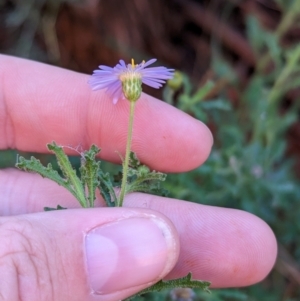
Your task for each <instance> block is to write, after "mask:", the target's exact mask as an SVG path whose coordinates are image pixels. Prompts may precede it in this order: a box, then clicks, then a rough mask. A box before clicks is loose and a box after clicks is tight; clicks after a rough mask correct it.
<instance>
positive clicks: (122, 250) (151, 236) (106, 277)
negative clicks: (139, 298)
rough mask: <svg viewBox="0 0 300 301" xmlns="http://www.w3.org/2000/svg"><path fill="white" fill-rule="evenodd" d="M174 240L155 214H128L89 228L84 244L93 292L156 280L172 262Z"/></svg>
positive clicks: (119, 288)
mask: <svg viewBox="0 0 300 301" xmlns="http://www.w3.org/2000/svg"><path fill="white" fill-rule="evenodd" d="M174 244H175V241H174V239H173V235H172V232H171V230H170V228H169V226H168V225H167V224H166V222H164V221H162V220H161V219H158V218H144V217H134V218H127V219H123V220H119V221H115V222H112V223H108V224H105V225H102V226H100V227H97V228H95V229H93V230H91V231H90V232H89V233H88V234H87V235H86V239H85V245H86V256H87V269H88V277H89V282H90V286H91V289H92V291H93V293H95V294H103V295H105V294H109V293H112V292H117V291H121V290H124V289H127V288H131V287H135V286H138V285H143V284H148V283H150V282H153V281H157V279H158V278H159V277H160V275H162V274H163V273H164V272H165V271H166V269H170V268H171V267H170V265H173V263H174V258H171V257H172V256H170V253H171V254H172V251H171V249H172V248H174ZM170 251H171V252H170Z"/></svg>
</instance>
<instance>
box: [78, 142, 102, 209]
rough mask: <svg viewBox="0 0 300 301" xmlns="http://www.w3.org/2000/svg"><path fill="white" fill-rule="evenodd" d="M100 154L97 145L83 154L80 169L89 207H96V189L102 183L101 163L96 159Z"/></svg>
mask: <svg viewBox="0 0 300 301" xmlns="http://www.w3.org/2000/svg"><path fill="white" fill-rule="evenodd" d="M99 152H100V149H99V148H98V147H97V146H96V145H92V146H91V148H90V149H89V150H88V151H85V152H84V153H83V154H82V160H81V166H80V168H79V170H80V174H81V182H82V185H83V187H85V186H86V187H87V190H88V196H87V199H88V202H89V207H94V203H95V199H96V188H97V187H98V186H99V184H100V181H99V178H98V173H99V170H100V161H96V160H95V157H96V155H97V154H98V153H99Z"/></svg>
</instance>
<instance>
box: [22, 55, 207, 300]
mask: <svg viewBox="0 0 300 301" xmlns="http://www.w3.org/2000/svg"><path fill="white" fill-rule="evenodd" d="M155 61H156V60H155V59H153V60H150V61H148V62H142V63H141V64H137V65H136V64H135V63H134V61H133V60H132V63H131V64H128V65H127V66H126V65H125V63H124V61H122V60H121V61H120V64H118V65H117V66H116V67H115V68H110V67H107V66H100V68H101V70H96V71H94V74H93V76H92V78H91V80H90V81H89V83H90V84H91V87H92V88H93V89H94V90H96V89H103V88H106V91H107V93H108V94H109V95H110V96H111V98H112V99H113V102H114V104H116V103H117V101H118V100H119V99H120V98H121V97H124V98H125V99H126V100H128V101H129V102H130V115H129V124H128V136H127V144H126V152H125V158H124V160H123V164H122V172H121V173H120V174H117V175H115V176H114V181H112V180H111V179H112V177H111V176H110V175H109V174H108V173H105V172H104V171H103V170H102V169H101V163H100V161H98V160H96V156H97V155H98V153H99V152H100V149H99V148H98V146H96V145H92V146H91V147H90V149H89V150H87V151H84V152H82V153H81V166H80V168H79V172H80V176H78V175H77V172H76V170H75V169H74V168H73V166H72V164H71V163H70V161H69V158H68V156H67V155H66V154H65V152H64V148H63V147H62V146H59V145H57V144H56V143H55V142H54V141H53V142H52V143H50V144H48V145H47V147H48V150H49V151H50V152H52V153H54V154H55V156H56V160H57V163H58V166H59V168H60V170H61V172H62V175H60V174H59V173H58V172H57V171H56V170H54V169H53V168H52V165H51V164H50V163H49V164H48V166H47V167H45V166H43V165H42V164H41V162H40V161H39V160H37V159H36V158H34V157H31V159H30V160H26V159H25V158H23V157H20V158H19V162H18V163H17V164H16V166H17V167H18V168H20V169H22V170H25V171H30V172H36V173H38V174H40V175H41V176H42V177H45V178H48V179H51V180H52V181H54V182H56V183H57V184H58V185H60V186H63V187H64V188H66V189H67V190H68V191H69V192H70V193H71V194H72V195H73V196H74V197H75V198H76V199H77V200H78V202H79V204H80V205H81V207H83V208H92V207H94V204H95V199H96V190H97V189H99V191H100V194H101V196H102V197H103V199H104V200H105V202H106V205H107V206H108V207H122V206H123V201H124V197H125V195H126V194H127V193H130V192H137V191H139V192H148V193H155V194H160V195H166V190H164V189H162V188H161V187H160V182H161V181H164V180H165V179H166V175H165V174H163V173H161V172H156V171H154V170H152V171H151V170H150V168H149V167H147V166H146V165H144V164H142V163H141V162H140V161H139V160H138V157H137V155H136V154H135V153H133V152H132V151H131V141H132V130H133V121H134V108H135V103H136V101H137V100H138V99H139V98H140V95H141V92H142V83H145V84H147V85H149V86H152V87H154V88H159V87H161V86H162V83H164V82H165V80H167V79H170V78H172V76H173V70H172V69H167V68H165V67H152V68H147V69H146V68H145V67H147V66H148V65H150V64H152V63H154V62H155ZM115 188H120V191H119V193H116V192H115ZM44 209H45V210H46V211H51V210H64V209H66V208H63V207H62V206H60V205H59V204H58V205H57V207H56V208H49V207H46V208H44ZM209 285H210V283H209V282H206V281H198V280H193V279H192V275H191V274H190V273H189V274H188V275H187V276H186V277H182V278H180V279H176V280H168V281H159V282H157V283H156V284H154V285H152V286H151V287H149V288H147V289H145V290H143V291H141V292H140V293H138V294H137V295H136V296H140V295H142V294H145V293H151V292H157V291H161V290H163V289H170V288H176V287H183V288H186V287H189V288H199V289H203V290H205V291H208V287H209ZM129 299H130V298H129Z"/></svg>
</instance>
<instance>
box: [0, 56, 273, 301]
mask: <svg viewBox="0 0 300 301" xmlns="http://www.w3.org/2000/svg"><path fill="white" fill-rule="evenodd" d="M87 80H88V76H87V75H83V74H79V73H76V72H71V71H67V70H64V69H61V68H57V67H51V66H47V65H44V64H40V63H36V62H32V61H28V60H23V59H19V58H13V57H9V56H0V137H1V139H0V147H1V149H8V148H13V149H18V150H20V151H35V152H47V150H46V144H47V143H49V142H51V141H53V140H54V141H56V142H57V143H58V144H60V145H64V146H72V147H76V146H81V147H82V149H87V148H88V147H89V146H90V145H91V144H92V143H94V144H96V145H98V146H100V147H101V149H102V150H101V158H103V159H105V160H109V161H112V162H119V154H118V153H121V154H124V151H125V144H126V134H127V122H128V111H129V104H128V102H127V101H125V100H122V101H119V102H118V104H117V105H113V104H112V102H111V100H110V99H108V98H107V96H106V95H105V92H103V91H97V92H92V91H91V89H90V87H89V85H88V84H87ZM212 143H213V139H212V135H211V133H210V132H209V130H208V128H207V127H206V126H205V125H204V124H202V123H201V122H199V121H197V120H195V119H193V118H192V117H190V116H188V115H187V114H185V113H183V112H181V111H179V110H177V109H176V108H174V107H172V106H170V105H168V104H166V103H164V102H161V101H159V100H157V99H154V98H152V97H150V96H148V95H145V94H143V95H142V97H141V99H140V100H139V101H138V103H137V105H136V112H135V120H134V130H133V143H132V148H133V151H135V152H136V153H137V154H138V156H139V158H140V160H141V161H142V162H144V163H145V164H147V165H149V166H150V167H151V168H153V169H155V170H160V171H163V172H185V171H188V170H191V169H193V168H196V167H198V166H199V165H201V164H202V163H203V162H204V161H205V160H206V159H207V157H208V156H209V153H210V150H211V146H212ZM66 149H67V150H68V152H69V154H75V153H74V152H72V149H70V148H66ZM0 195H1V201H0V216H1V217H0V241H1V244H0V279H1V281H0V300H1V301H18V300H30V301H35V300H36V301H37V300H38V301H43V300H47V301H60V300H62V301H65V300H75V301H76V300H78V301H83V300H109V301H114V300H120V299H124V298H126V297H128V296H130V295H132V294H134V293H136V292H137V291H139V290H141V289H143V288H145V287H147V286H149V285H151V284H153V283H154V282H156V281H158V280H159V279H161V278H164V279H172V278H178V277H182V276H185V275H186V274H187V273H188V272H192V274H193V278H194V279H201V280H207V281H211V283H212V287H219V288H221V287H241V286H247V285H251V284H254V283H256V282H259V281H261V280H262V279H264V278H265V277H266V275H267V274H268V273H269V271H270V270H271V268H272V267H273V265H274V262H275V259H276V254H277V244H276V239H275V237H274V234H273V232H272V231H271V229H270V228H269V226H268V225H267V224H266V223H265V222H264V221H262V220H261V219H259V218H257V217H255V216H253V215H252V214H249V213H247V212H243V211H240V210H234V209H227V208H217V207H212V206H204V205H199V204H194V203H189V202H185V201H180V200H174V199H169V198H162V197H158V196H152V195H147V194H142V193H133V194H130V195H128V196H127V197H126V199H125V204H124V207H122V208H104V204H103V201H102V200H101V198H100V197H99V198H98V199H97V206H98V207H103V208H93V209H80V208H79V206H78V205H77V202H76V201H75V200H74V198H73V196H72V195H71V194H70V193H69V192H68V191H66V190H65V189H63V188H62V187H60V186H58V185H57V184H55V183H53V182H51V181H50V180H47V179H43V178H42V177H40V176H39V175H36V174H30V173H24V172H21V171H18V170H15V169H4V170H0ZM199 201H201V200H199ZM57 204H60V205H62V206H64V207H67V208H69V209H68V210H62V211H54V212H43V207H44V206H50V207H55V206H56V205H57Z"/></svg>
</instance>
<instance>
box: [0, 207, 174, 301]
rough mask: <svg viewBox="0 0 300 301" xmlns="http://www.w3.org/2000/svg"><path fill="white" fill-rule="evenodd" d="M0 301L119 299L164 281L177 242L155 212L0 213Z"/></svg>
mask: <svg viewBox="0 0 300 301" xmlns="http://www.w3.org/2000/svg"><path fill="white" fill-rule="evenodd" d="M0 241H1V244H0V279H1V281H0V300H1V301H19V300H31V301H43V300H49V301H59V300H64V301H65V300H73V301H76V300H78V301H84V300H120V299H124V298H127V297H129V296H130V295H133V294H135V293H136V292H138V291H140V290H142V289H144V288H146V287H148V286H150V285H152V284H153V283H155V282H157V281H158V280H159V279H161V278H163V277H164V276H165V275H166V274H168V273H169V272H170V270H171V269H172V268H173V266H174V265H175V263H176V261H177V259H178V255H179V240H178V235H177V232H176V230H175V228H174V226H173V224H172V223H171V222H170V221H169V220H168V219H167V218H166V217H165V216H163V215H162V214H160V213H158V212H155V211H150V210H145V209H132V208H130V209H129V208H97V209H67V210H61V211H52V212H42V213H34V214H28V215H19V216H12V217H1V218H0Z"/></svg>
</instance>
